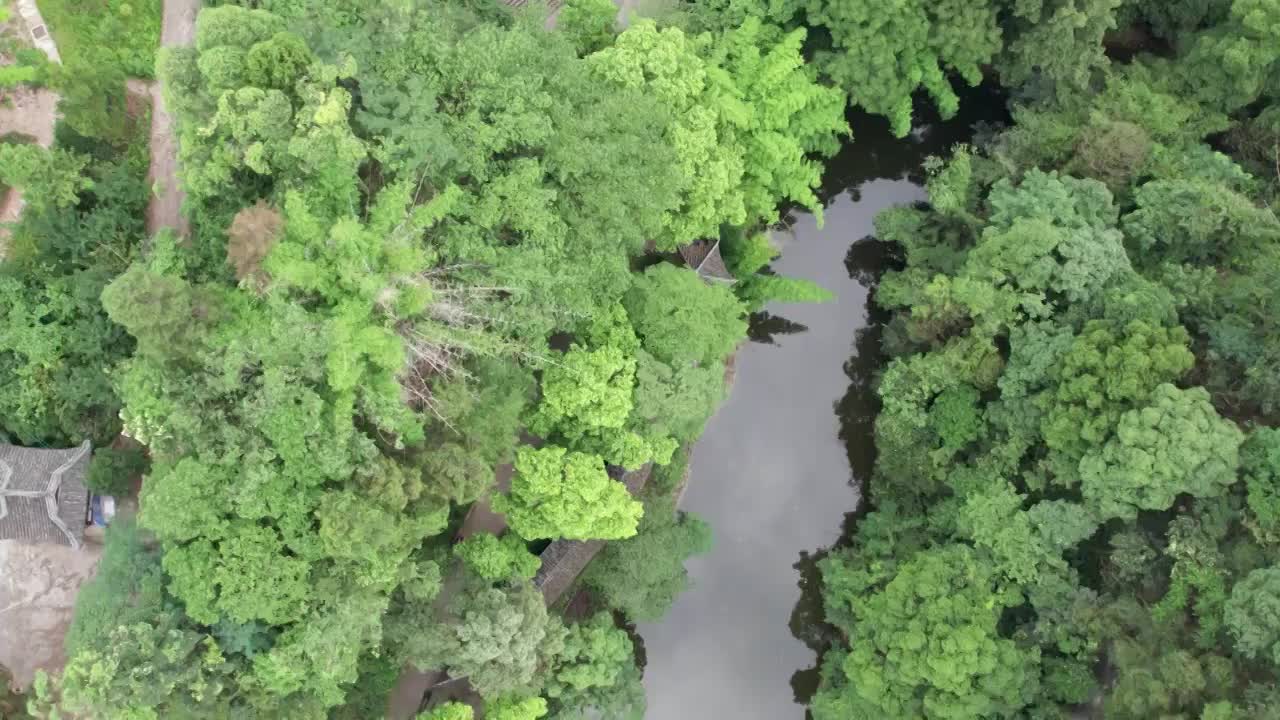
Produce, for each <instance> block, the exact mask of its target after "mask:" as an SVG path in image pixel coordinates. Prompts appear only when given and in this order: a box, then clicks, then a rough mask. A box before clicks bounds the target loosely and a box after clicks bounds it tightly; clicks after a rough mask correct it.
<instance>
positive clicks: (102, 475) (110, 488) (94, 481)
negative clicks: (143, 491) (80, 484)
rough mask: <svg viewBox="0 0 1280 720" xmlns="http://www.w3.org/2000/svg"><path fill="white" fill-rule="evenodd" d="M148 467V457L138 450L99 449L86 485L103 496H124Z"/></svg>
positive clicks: (90, 465) (130, 448) (91, 464)
mask: <svg viewBox="0 0 1280 720" xmlns="http://www.w3.org/2000/svg"><path fill="white" fill-rule="evenodd" d="M147 467H148V462H147V457H146V455H145V454H143V452H142V451H141V450H140V449H138V448H132V447H124V448H109V447H108V448H98V449H97V450H94V451H93V460H92V461H91V462H90V463H89V474H88V475H87V476H86V477H85V481H84V482H85V485H87V486H88V487H89V489H90V490H92V491H94V492H96V493H100V494H102V495H124V494H126V493H128V492H129V490H130V489H131V488H132V485H133V481H134V479H136V478H140V477H141V476H142V475H143V474H144V473H145V472H146V471H147Z"/></svg>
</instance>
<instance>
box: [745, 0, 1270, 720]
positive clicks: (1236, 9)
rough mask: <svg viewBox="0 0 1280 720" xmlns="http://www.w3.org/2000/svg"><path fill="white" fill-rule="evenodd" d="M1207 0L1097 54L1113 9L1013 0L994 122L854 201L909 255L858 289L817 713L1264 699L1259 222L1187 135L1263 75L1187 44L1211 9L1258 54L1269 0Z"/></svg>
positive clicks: (1188, 704)
mask: <svg viewBox="0 0 1280 720" xmlns="http://www.w3.org/2000/svg"><path fill="white" fill-rule="evenodd" d="M1228 4H1229V5H1232V6H1233V7H1232V13H1233V14H1228V13H1225V12H1219V10H1222V8H1218V9H1217V10H1215V9H1210V8H1207V7H1206V6H1204V5H1203V4H1196V3H1183V4H1179V5H1180V6H1181V7H1176V8H1175V7H1169V8H1167V14H1165V15H1163V16H1162V17H1164V18H1165V20H1166V21H1168V22H1171V23H1175V24H1176V23H1183V22H1185V23H1187V25H1185V26H1184V27H1186V28H1187V29H1186V30H1185V31H1184V34H1183V36H1180V37H1177V38H1173V39H1174V40H1176V42H1175V47H1174V48H1173V50H1172V52H1171V55H1170V56H1169V57H1166V58H1162V59H1154V58H1152V57H1150V56H1147V55H1143V54H1141V53H1139V55H1138V56H1137V58H1135V59H1134V61H1133V62H1131V63H1130V64H1128V65H1126V66H1123V67H1119V66H1112V67H1111V69H1110V71H1107V72H1104V69H1105V68H1106V65H1107V63H1106V62H1105V61H1104V60H1102V59H1101V55H1100V54H1099V52H1097V51H1098V42H1099V38H1100V37H1101V34H1102V33H1103V32H1105V31H1106V29H1107V28H1108V27H1110V26H1112V24H1113V22H1115V21H1117V19H1122V18H1126V17H1132V15H1123V14H1117V11H1118V10H1121V9H1120V8H1117V7H1116V3H1113V2H1097V3H1076V2H1061V3H1057V2H1043V3H1041V2H1018V3H1011V4H1010V6H1009V8H1008V10H1009V14H1008V15H1005V16H1003V18H1004V24H1005V28H1004V29H1005V30H1006V33H1007V35H1006V43H1005V50H1004V53H1003V54H1002V55H1000V56H999V57H998V58H997V61H996V65H997V67H998V69H999V70H1000V72H1001V77H1002V80H1006V81H1008V80H1011V79H1014V78H1017V82H1019V83H1020V87H1018V88H1015V91H1016V93H1017V96H1018V97H1020V98H1021V101H1022V102H1023V103H1025V104H1024V105H1021V106H1019V107H1016V108H1015V111H1014V121H1015V123H1014V125H1013V126H1012V127H1010V128H1007V129H1005V130H1003V131H997V132H996V133H994V134H992V135H991V136H989V137H985V138H981V139H980V140H979V146H978V147H976V148H961V149H960V150H958V151H957V152H956V154H955V155H954V156H953V158H952V159H951V160H950V161H943V160H937V161H934V162H933V163H931V165H930V166H929V168H928V169H929V172H930V179H929V187H928V190H929V194H930V202H931V205H930V206H928V207H915V208H901V209H895V210H891V211H888V212H886V213H885V214H883V215H882V216H881V217H880V218H879V219H878V220H877V231H878V235H879V237H880V238H881V239H882V240H886V241H890V242H893V243H896V244H897V245H899V246H900V248H901V251H902V257H903V260H904V266H903V267H902V268H901V269H899V270H893V271H890V272H888V273H886V275H885V277H884V279H883V281H882V282H881V284H880V286H879V287H878V288H877V290H876V301H877V302H878V303H879V304H880V305H881V306H882V307H884V308H886V309H888V310H890V311H891V312H892V317H891V319H890V321H889V323H888V325H887V326H886V329H885V341H884V349H885V350H886V351H887V352H888V354H889V355H890V360H889V363H888V365H887V367H886V369H885V371H884V372H883V374H882V375H881V377H880V379H879V382H878V384H877V386H876V390H877V393H878V395H879V397H880V400H881V402H882V406H883V407H882V410H881V411H880V414H879V416H878V418H877V420H876V441H877V447H878V450H879V453H878V458H877V461H876V469H875V478H874V480H875V481H874V483H873V485H872V488H873V496H872V498H871V502H872V509H873V512H871V513H870V514H869V515H867V516H866V517H865V518H863V519H862V520H861V521H860V523H859V525H858V528H857V531H856V533H855V534H854V536H853V538H852V540H851V543H850V546H849V547H848V548H845V549H842V550H838V551H836V552H833V553H832V554H831V555H830V556H829V557H828V558H827V559H826V560H824V561H823V562H822V565H821V567H822V571H823V579H824V600H825V605H826V609H827V613H826V617H827V619H828V621H829V622H831V623H832V624H834V625H835V626H836V627H837V628H838V629H839V630H840V632H841V633H842V637H841V639H840V640H839V641H838V642H837V643H836V647H835V649H833V650H832V651H831V652H830V653H828V655H827V657H826V659H825V661H824V663H823V670H822V672H823V682H822V685H821V687H820V689H819V692H818V694H817V696H816V697H815V698H814V700H813V702H812V705H811V709H812V710H813V712H814V715H815V717H824V716H825V717H833V718H834V717H855V716H856V717H861V716H864V715H867V716H870V715H872V714H875V715H884V716H888V717H952V716H955V717H1024V716H1025V717H1046V718H1048V717H1059V716H1065V714H1066V713H1068V712H1070V707H1069V706H1071V705H1075V704H1078V703H1082V702H1087V701H1089V699H1090V698H1091V697H1094V696H1095V695H1098V696H1100V702H1101V703H1102V705H1103V707H1104V708H1105V711H1104V712H1105V714H1106V716H1107V717H1116V718H1147V717H1188V718H1190V717H1202V718H1210V717H1237V716H1244V715H1248V716H1250V717H1269V716H1270V715H1271V714H1274V708H1275V707H1276V705H1275V703H1274V699H1273V698H1272V697H1271V696H1270V695H1269V694H1268V693H1267V691H1266V690H1263V689H1262V687H1263V686H1265V685H1266V684H1268V683H1271V682H1272V680H1273V677H1272V675H1273V672H1274V670H1273V667H1272V658H1271V657H1270V656H1271V655H1272V654H1273V653H1272V650H1273V649H1274V648H1272V644H1273V642H1274V640H1275V638H1274V637H1273V636H1274V635H1275V633H1274V632H1273V631H1272V630H1273V629H1272V628H1269V627H1268V625H1267V622H1268V621H1267V619H1266V618H1267V617H1268V615H1267V613H1268V612H1269V611H1268V610H1267V607H1268V605H1267V603H1268V602H1270V600H1269V595H1268V592H1269V588H1268V587H1267V584H1266V583H1267V582H1270V580H1267V579H1266V578H1268V577H1269V576H1268V575H1267V574H1266V573H1269V572H1271V568H1272V567H1273V566H1274V559H1275V558H1274V548H1275V547H1276V545H1275V543H1276V541H1277V538H1278V537H1280V536H1278V535H1277V534H1276V507H1275V506H1276V500H1275V498H1276V496H1277V492H1276V490H1275V484H1276V478H1277V477H1278V476H1280V475H1278V474H1277V472H1276V467H1277V465H1276V462H1275V461H1276V457H1275V456H1276V453H1275V452H1274V449H1275V445H1276V442H1275V437H1274V432H1273V428H1272V427H1271V426H1272V425H1274V421H1275V418H1274V403H1273V402H1271V400H1270V399H1269V398H1270V395H1269V391H1268V390H1266V389H1264V388H1270V387H1272V383H1273V382H1274V375H1273V373H1271V371H1270V370H1269V369H1268V368H1269V367H1271V365H1270V363H1271V362H1272V361H1271V360H1264V358H1272V357H1275V356H1274V354H1273V353H1274V347H1273V342H1272V338H1273V337H1274V336H1275V332H1274V327H1273V325H1272V324H1271V321H1270V318H1269V315H1268V312H1269V311H1268V310H1266V309H1265V308H1270V307H1271V306H1272V301H1273V293H1272V292H1271V284H1269V283H1270V281H1269V280H1265V279H1264V278H1270V277H1273V275H1274V272H1273V270H1264V269H1263V266H1264V265H1266V264H1268V263H1271V262H1272V260H1273V259H1274V258H1275V257H1277V256H1276V255H1275V253H1276V248H1277V247H1280V234H1277V232H1276V228H1277V227H1280V226H1277V224H1276V221H1275V217H1274V214H1273V213H1272V212H1271V211H1270V210H1269V209H1268V207H1267V204H1266V202H1265V200H1264V195H1263V194H1262V193H1260V192H1259V188H1260V186H1259V185H1258V184H1257V183H1256V181H1255V179H1254V178H1251V177H1249V176H1248V175H1247V173H1245V171H1244V170H1243V169H1242V168H1241V167H1240V166H1237V165H1236V164H1235V163H1234V161H1233V159H1232V158H1229V157H1227V156H1224V155H1222V154H1220V153H1217V152H1215V151H1213V150H1211V149H1209V148H1208V147H1207V146H1205V145H1203V144H1202V142H1203V140H1204V138H1205V137H1206V136H1208V135H1210V134H1211V133H1215V132H1221V131H1222V130H1224V129H1225V128H1227V127H1228V124H1229V123H1228V121H1227V119H1226V116H1227V114H1228V113H1231V112H1235V111H1236V110H1238V108H1239V107H1240V106H1239V105H1238V103H1239V102H1241V101H1243V100H1244V98H1245V96H1249V97H1257V94H1258V93H1264V92H1266V91H1263V90H1261V89H1260V88H1258V87H1253V88H1252V89H1247V90H1241V89H1240V86H1239V85H1237V86H1236V89H1235V90H1232V88H1231V86H1230V83H1229V82H1227V81H1226V80H1225V79H1223V80H1220V81H1218V84H1214V82H1212V81H1207V80H1206V78H1207V77H1208V73H1209V71H1208V69H1207V67H1201V66H1200V65H1198V63H1201V62H1205V61H1206V57H1207V55H1206V54H1205V53H1207V48H1208V47H1209V46H1211V45H1213V43H1215V42H1224V39H1225V37H1226V34H1227V33H1228V32H1230V30H1228V28H1235V31H1236V36H1235V38H1236V39H1235V41H1234V42H1235V43H1236V49H1235V52H1236V53H1238V54H1237V55H1236V56H1235V59H1237V60H1242V61H1246V62H1250V60H1248V58H1250V57H1254V55H1251V53H1253V54H1256V53H1262V54H1265V53H1266V52H1269V50H1267V51H1264V50H1261V48H1260V46H1259V45H1258V37H1259V36H1260V34H1265V32H1266V31H1265V29H1263V27H1262V25H1264V24H1265V21H1264V18H1266V17H1268V15H1267V12H1268V11H1269V9H1270V8H1269V6H1268V8H1262V7H1260V6H1259V7H1251V8H1250V9H1249V10H1245V8H1246V7H1248V6H1249V5H1250V3H1248V2H1237V3H1225V4H1224V5H1228ZM1193 6H1194V7H1193ZM1140 12H1143V13H1149V14H1151V16H1152V17H1156V16H1157V15H1159V12H1158V11H1157V10H1155V9H1153V8H1151V7H1143V8H1140ZM1184 12H1185V13H1186V14H1185V16H1184V17H1179V18H1177V19H1175V15H1177V14H1178V13H1184ZM1250 13H1252V14H1250ZM1246 16H1248V17H1249V20H1248V22H1258V23H1262V24H1260V25H1257V26H1255V27H1254V28H1253V29H1252V30H1249V31H1242V30H1240V29H1239V28H1236V27H1235V25H1234V23H1238V22H1243V21H1242V20H1241V18H1243V17H1246ZM1213 18H1216V20H1212V19H1213ZM1162 22H1163V21H1162ZM1210 22H1218V24H1217V25H1207V26H1202V25H1201V23H1210ZM1188 34H1189V35H1190V36H1188ZM1037 38H1038V39H1037ZM1208 38H1216V39H1214V40H1212V42H1210V40H1209V39H1208ZM1067 47H1073V48H1075V50H1071V51H1068V50H1066V49H1064V48H1067ZM1037 58H1039V59H1037ZM1217 61H1218V62H1220V63H1224V64H1225V61H1224V59H1223V58H1222V57H1221V56H1219V57H1218V60H1217ZM1222 70H1224V71H1225V72H1227V73H1231V72H1234V70H1232V69H1230V68H1229V67H1224V68H1223V69H1222ZM1214 72H1217V70H1215V71H1214ZM1249 72H1252V70H1250V71H1249ZM1245 74H1247V73H1245ZM1242 79H1243V78H1242V77H1237V78H1236V80H1242ZM1245 84H1246V85H1247V84H1248V83H1245ZM1232 92H1238V93H1239V94H1238V95H1237V96H1236V97H1234V98H1232V97H1227V96H1228V95H1230V93H1232ZM1254 167H1256V166H1254ZM748 247H749V246H748ZM754 254H755V255H763V254H764V253H761V252H759V251H756V252H755V253H754ZM744 255H747V256H749V255H750V253H744ZM1246 388H1248V389H1247V390H1246ZM1246 431H1247V433H1248V434H1247V435H1246ZM953 578H954V579H955V580H956V582H950V581H951V580H952V579H953ZM935 583H938V584H940V585H941V586H942V588H943V589H941V590H939V589H938V585H935ZM969 583H973V585H972V586H970V585H968V584H969ZM913 593H914V594H916V595H918V596H919V597H912V594H913ZM979 616H980V618H981V619H980V622H976V621H975V620H974V618H976V617H979ZM934 621H936V622H938V623H939V624H938V626H937V627H934V626H932V625H930V623H931V622H934ZM979 629H980V632H976V630H979ZM958 632H963V633H965V637H964V638H963V639H958V638H955V637H954V636H953V635H952V633H958ZM964 653H974V654H973V655H969V656H963V654H964ZM953 654H955V655H953ZM956 657H962V659H961V660H960V661H956ZM1104 659H1105V663H1106V667H1107V668H1108V671H1107V673H1106V674H1105V675H1095V671H1096V669H1097V668H1098V667H1100V666H1099V662H1101V661H1103V660H1104ZM987 673H989V674H990V675H987ZM944 698H945V699H944Z"/></svg>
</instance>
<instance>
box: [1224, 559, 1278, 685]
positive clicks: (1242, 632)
mask: <svg viewBox="0 0 1280 720" xmlns="http://www.w3.org/2000/svg"><path fill="white" fill-rule="evenodd" d="M1277 609H1280V570H1277V569H1276V568H1274V567H1272V568H1265V569H1258V570H1254V571H1253V572H1251V573H1249V575H1248V576H1247V577H1245V578H1244V579H1243V580H1241V581H1240V582H1238V583H1236V585H1235V587H1234V588H1232V590H1231V598H1230V599H1229V600H1228V601H1227V605H1226V621H1227V627H1228V629H1229V630H1230V631H1231V635H1232V637H1234V638H1235V647H1236V649H1237V650H1239V651H1240V652H1241V653H1243V654H1244V655H1245V657H1248V658H1257V659H1262V660H1269V661H1270V662H1272V663H1275V664H1278V665H1280V644H1278V643H1280V625H1277V622H1276V620H1277V618H1280V615H1278V614H1277Z"/></svg>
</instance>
